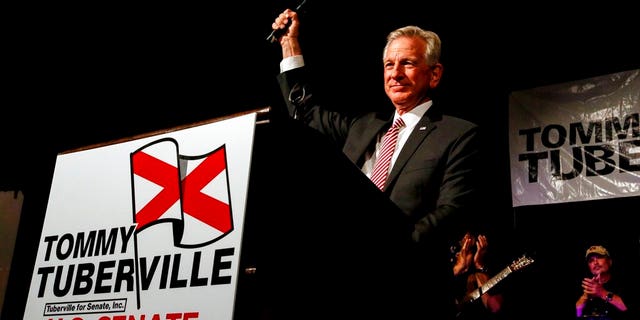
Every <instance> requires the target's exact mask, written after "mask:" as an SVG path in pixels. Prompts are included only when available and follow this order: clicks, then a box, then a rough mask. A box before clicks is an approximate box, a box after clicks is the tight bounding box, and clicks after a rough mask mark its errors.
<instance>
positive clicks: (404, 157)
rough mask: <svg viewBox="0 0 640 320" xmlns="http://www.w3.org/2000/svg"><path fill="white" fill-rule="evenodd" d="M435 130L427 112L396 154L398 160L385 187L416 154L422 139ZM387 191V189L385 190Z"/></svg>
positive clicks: (434, 125)
mask: <svg viewBox="0 0 640 320" xmlns="http://www.w3.org/2000/svg"><path fill="white" fill-rule="evenodd" d="M435 128H436V124H435V123H434V122H433V121H431V119H430V117H429V116H428V112H427V113H426V114H425V115H424V116H422V118H421V119H420V121H418V123H417V124H416V126H415V127H414V128H413V131H412V132H411V134H410V135H409V138H408V139H407V142H405V144H404V146H403V147H402V150H401V151H400V154H398V158H397V159H396V162H395V163H394V165H393V168H392V169H391V172H390V173H389V178H388V179H387V186H388V185H389V184H390V183H391V182H392V181H394V180H395V179H396V177H397V176H398V174H399V173H400V171H402V168H404V166H405V165H406V164H407V161H409V159H410V158H411V156H412V155H413V154H414V153H415V152H416V150H417V149H418V147H419V146H420V144H422V142H423V141H424V139H425V138H426V137H427V136H428V135H429V133H430V132H431V131H433V130H434V129H435ZM386 190H388V189H386Z"/></svg>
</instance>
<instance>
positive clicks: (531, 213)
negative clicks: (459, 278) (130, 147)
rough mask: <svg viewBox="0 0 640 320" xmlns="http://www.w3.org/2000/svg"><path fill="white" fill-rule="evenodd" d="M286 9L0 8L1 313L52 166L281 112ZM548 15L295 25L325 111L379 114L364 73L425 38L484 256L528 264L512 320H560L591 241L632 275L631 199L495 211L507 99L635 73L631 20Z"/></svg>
mask: <svg viewBox="0 0 640 320" xmlns="http://www.w3.org/2000/svg"><path fill="white" fill-rule="evenodd" d="M296 4H297V2H296V1H255V2H239V1H236V2H224V3H211V4H180V5H178V4H175V3H149V4H144V5H143V4H126V5H124V4H123V5H113V4H107V3H103V4H96V3H92V4H80V5H78V4H74V5H73V6H71V5H68V6H63V5H59V4H56V5H55V6H50V5H40V6H35V5H33V6H32V5H13V7H8V8H6V10H5V15H7V16H8V20H7V27H6V28H5V33H4V35H5V37H4V39H3V42H4V43H3V55H4V59H3V60H4V62H5V63H4V64H3V75H4V81H3V82H4V88H3V97H4V99H3V108H2V111H1V113H0V115H1V118H0V119H1V121H2V123H1V127H0V130H1V131H0V133H1V134H2V136H1V137H2V138H3V139H2V145H1V147H2V148H1V150H2V157H0V158H1V160H0V161H1V162H0V164H1V166H0V188H1V189H2V190H23V191H24V192H25V204H24V209H23V213H22V221H23V223H22V224H21V226H20V230H19V235H18V240H17V241H18V244H17V248H18V250H16V253H15V255H14V264H13V266H12V270H14V272H16V273H14V274H12V279H11V280H12V281H13V282H10V283H9V288H8V290H14V291H13V292H14V294H15V295H14V297H18V298H16V299H17V300H20V297H22V296H24V295H25V294H26V290H27V288H26V286H25V283H28V281H29V279H30V276H31V270H26V269H30V268H23V267H24V266H29V265H32V264H33V260H34V259H35V250H33V251H30V250H29V249H28V248H31V247H32V246H36V245H37V239H38V237H39V235H40V228H41V224H42V219H43V217H44V212H45V211H46V201H47V197H48V189H49V186H50V183H51V175H52V174H53V166H54V164H55V157H56V155H57V154H58V153H60V152H64V151H69V150H73V149H76V148H81V147H85V146H89V145H93V144H98V143H104V142H108V141H112V140H114V139H121V138H127V137H131V136H133V135H137V134H143V133H148V132H151V131H156V130H162V129H168V128H172V127H175V126H180V125H185V124H190V123H194V122H198V121H202V120H207V119H213V118H216V117H220V116H226V115H230V114H234V113H237V112H243V111H247V110H254V109H258V108H263V107H266V106H271V107H274V108H279V107H281V106H282V102H281V97H280V95H279V89H278V87H277V84H276V81H275V75H276V74H277V72H278V62H279V59H280V51H279V47H278V46H277V45H273V44H270V43H268V42H267V41H266V40H265V38H266V36H267V35H268V34H269V32H270V31H271V28H270V25H271V22H272V21H273V19H274V18H275V16H276V15H277V14H278V13H279V12H280V11H282V10H283V9H284V8H285V7H294V6H295V5H296ZM563 7H564V8H559V7H558V6H557V3H556V4H545V3H541V2H535V3H531V4H526V3H521V2H520V3H518V4H517V5H515V4H513V5H509V4H507V5H493V4H487V3H471V4H464V3H451V2H448V3H447V4H443V3H429V2H425V1H414V0H408V1H394V2H390V3H378V4H375V2H368V1H367V2H365V1H361V2H360V1H358V2H348V3H347V2H346V1H335V0H323V1H318V0H308V3H307V6H306V10H305V12H304V13H303V14H304V15H303V17H302V19H303V21H302V23H303V26H302V28H303V29H302V45H303V50H304V52H305V60H306V62H307V64H308V65H309V67H310V68H311V72H313V73H314V75H315V76H316V79H317V89H318V91H319V92H321V93H322V94H323V97H324V98H325V99H326V101H330V102H332V103H333V104H332V107H334V108H338V109H339V108H345V109H347V108H348V110H354V111H357V110H365V109H376V108H380V109H383V108H389V107H390V105H388V104H385V103H380V101H385V100H384V99H386V97H385V96H384V90H383V82H382V66H381V63H380V61H381V57H382V48H383V46H384V43H385V36H386V34H387V33H388V32H389V31H391V30H392V29H394V28H396V27H400V26H403V25H407V24H416V25H419V26H421V27H423V28H426V29H430V30H433V31H435V32H437V33H438V34H439V35H440V36H441V38H442V41H443V57H442V63H443V64H444V66H445V73H444V78H443V81H442V83H441V89H440V91H439V93H438V96H437V97H436V99H438V100H437V101H442V102H446V104H447V105H448V107H447V108H448V110H449V112H450V113H451V114H454V115H459V116H461V117H464V118H467V119H470V120H473V121H475V122H477V123H479V124H480V125H482V126H483V127H484V128H485V129H486V132H487V133H488V135H487V140H486V145H485V151H486V153H485V154H486V156H485V157H486V159H485V160H486V163H485V164H484V165H485V168H486V171H485V172H486V174H487V179H486V181H487V187H486V188H485V189H484V191H485V192H486V199H487V202H486V203H485V204H484V206H483V208H482V209H483V210H486V211H487V212H489V213H490V214H489V215H488V219H490V220H488V222H487V225H489V226H490V227H491V229H492V236H494V238H493V239H495V240H493V242H492V243H493V244H494V245H495V247H496V249H497V250H498V251H499V252H500V253H501V256H500V261H501V262H503V263H504V264H505V265H506V263H508V262H509V261H511V260H513V259H515V258H516V257H517V256H519V255H521V254H522V253H525V252H527V253H529V254H535V256H536V263H535V264H534V265H533V266H532V267H531V268H529V269H526V270H523V272H522V273H518V274H516V275H514V276H513V280H512V281H510V282H509V288H508V289H509V292H510V296H509V297H510V299H511V303H510V308H509V312H510V313H511V314H513V315H514V318H519V319H524V318H528V317H530V318H531V319H539V318H540V317H541V316H544V315H548V314H549V313H550V312H551V310H554V311H553V312H554V314H557V315H559V317H560V318H563V317H564V318H569V317H571V316H572V315H573V306H574V303H575V300H576V299H577V295H576V292H577V291H576V286H577V283H578V280H579V279H580V278H581V277H582V275H583V274H584V272H585V270H584V260H583V253H584V251H585V250H586V248H587V247H588V246H589V245H590V244H592V243H595V242H598V243H600V244H603V245H605V246H607V247H608V248H609V249H610V251H611V253H612V254H613V255H614V257H615V259H616V260H615V261H616V263H615V265H616V267H618V266H619V269H621V271H628V270H638V266H639V265H640V263H639V260H640V235H639V231H638V229H639V228H637V223H635V221H636V219H637V212H638V210H637V208H638V207H639V206H638V203H639V200H638V198H637V197H634V198H623V199H614V200H605V201H593V202H592V203H569V204H561V205H551V206H544V207H536V206H533V207H525V208H517V209H514V208H512V207H511V194H510V183H509V163H508V146H507V142H508V141H507V139H508V132H507V125H508V123H507V107H508V96H509V94H510V93H511V92H513V91H517V90H524V89H529V88H533V87H538V86H544V85H551V84H556V83H561V82H565V81H574V80H579V79H585V78H590V77H595V76H600V75H605V74H609V73H615V72H620V71H626V70H632V69H637V68H640V58H639V57H640V48H639V47H638V46H637V39H638V25H637V14H636V13H637V11H634V10H632V9H631V8H628V7H626V6H622V5H616V4H614V3H613V2H607V3H601V4H599V5H598V6H588V5H586V4H585V3H580V4H578V5H571V4H567V5H566V6H563ZM266 143H268V142H266ZM25 221H26V222H25ZM19 269H23V270H19ZM15 270H19V271H15ZM629 273H630V272H629ZM636 273H637V272H636ZM636 283H637V282H636ZM636 303H637V302H636ZM7 308H10V309H9V311H6V309H7ZM14 309H20V308H19V307H17V306H15V305H9V304H8V303H6V302H5V310H3V312H5V311H6V312H16V310H14ZM18 312H22V311H21V310H18ZM9 314H11V313H9ZM516 315H517V316H516ZM3 319H4V317H3ZM7 320H9V318H7Z"/></svg>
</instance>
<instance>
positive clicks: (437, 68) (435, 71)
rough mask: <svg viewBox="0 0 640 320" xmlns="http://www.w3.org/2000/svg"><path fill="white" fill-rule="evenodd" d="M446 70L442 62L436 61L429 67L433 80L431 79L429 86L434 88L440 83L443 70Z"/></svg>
mask: <svg viewBox="0 0 640 320" xmlns="http://www.w3.org/2000/svg"><path fill="white" fill-rule="evenodd" d="M443 71H444V67H443V66H442V64H440V63H436V64H434V65H433V66H431V67H429V70H427V72H431V80H430V81H429V87H431V89H434V88H436V87H437V86H438V84H439V83H440V79H442V72H443Z"/></svg>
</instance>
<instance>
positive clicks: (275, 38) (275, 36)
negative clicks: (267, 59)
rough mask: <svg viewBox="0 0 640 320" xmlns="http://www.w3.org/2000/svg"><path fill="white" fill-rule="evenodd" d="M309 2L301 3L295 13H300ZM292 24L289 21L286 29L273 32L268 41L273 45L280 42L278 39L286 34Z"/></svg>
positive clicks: (305, 0)
mask: <svg viewBox="0 0 640 320" xmlns="http://www.w3.org/2000/svg"><path fill="white" fill-rule="evenodd" d="M306 2H307V0H302V2H300V4H299V5H298V6H297V7H296V9H295V11H296V12H299V11H300V9H302V6H303V5H304V4H305V3H306ZM290 24H291V21H289V23H288V24H287V26H286V27H284V28H283V29H277V30H273V31H271V33H270V34H269V35H268V36H267V41H269V42H271V43H275V42H276V41H278V38H279V37H280V36H281V35H282V34H283V33H285V32H286V30H287V28H289V25H290Z"/></svg>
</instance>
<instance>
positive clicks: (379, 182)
mask: <svg viewBox="0 0 640 320" xmlns="http://www.w3.org/2000/svg"><path fill="white" fill-rule="evenodd" d="M403 126H404V121H402V118H398V119H397V120H396V121H395V122H394V123H393V125H392V126H391V128H389V131H387V133H385V135H384V137H382V146H381V148H380V153H378V159H377V160H376V164H375V166H374V167H373V172H372V173H371V181H373V183H374V184H375V185H376V186H378V188H380V190H384V184H385V182H386V181H387V177H388V176H389V167H390V166H391V157H392V156H393V151H394V150H395V149H396V142H397V141H398V132H400V128H401V127H403Z"/></svg>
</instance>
